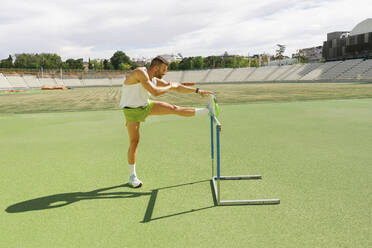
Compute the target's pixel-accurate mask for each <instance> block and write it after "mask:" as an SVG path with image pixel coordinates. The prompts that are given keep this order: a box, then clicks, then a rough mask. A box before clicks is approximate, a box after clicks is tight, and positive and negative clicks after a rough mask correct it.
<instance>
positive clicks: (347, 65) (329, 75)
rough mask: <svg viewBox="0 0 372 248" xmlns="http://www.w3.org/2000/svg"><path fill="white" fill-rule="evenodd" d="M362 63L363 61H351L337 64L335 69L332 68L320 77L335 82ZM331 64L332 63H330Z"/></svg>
mask: <svg viewBox="0 0 372 248" xmlns="http://www.w3.org/2000/svg"><path fill="white" fill-rule="evenodd" d="M361 62H362V60H361V59H350V60H345V61H342V62H340V63H337V64H336V65H335V66H334V67H332V68H330V69H329V70H327V71H326V72H324V73H323V74H321V75H320V76H319V78H320V79H327V80H335V79H336V78H337V77H338V76H340V75H342V74H343V73H344V72H346V71H348V70H350V69H351V68H353V67H355V66H357V65H358V64H360V63H361ZM328 63H330V62H328Z"/></svg>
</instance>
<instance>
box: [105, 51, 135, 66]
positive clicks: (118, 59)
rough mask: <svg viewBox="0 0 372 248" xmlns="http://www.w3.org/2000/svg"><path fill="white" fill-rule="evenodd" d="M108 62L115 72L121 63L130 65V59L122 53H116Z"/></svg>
mask: <svg viewBox="0 0 372 248" xmlns="http://www.w3.org/2000/svg"><path fill="white" fill-rule="evenodd" d="M110 62H111V64H112V66H113V67H114V69H115V70H119V65H120V64H121V63H124V64H128V65H132V63H131V62H132V61H131V60H130V58H129V57H128V56H127V55H126V54H125V53H124V52H122V51H116V52H115V53H114V55H112V57H111V58H110Z"/></svg>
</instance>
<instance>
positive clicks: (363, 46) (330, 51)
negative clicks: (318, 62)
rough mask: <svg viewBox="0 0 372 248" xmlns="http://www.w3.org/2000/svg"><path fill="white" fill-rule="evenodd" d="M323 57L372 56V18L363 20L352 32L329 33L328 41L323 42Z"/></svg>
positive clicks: (349, 57)
mask: <svg viewBox="0 0 372 248" xmlns="http://www.w3.org/2000/svg"><path fill="white" fill-rule="evenodd" d="M323 57H324V59H325V60H326V61H330V60H343V59H355V58H372V18H368V19H366V20H364V21H362V22H361V23H359V24H358V25H356V26H355V27H354V28H353V30H352V31H350V32H348V31H342V32H341V31H338V32H332V33H329V34H327V41H325V42H324V43H323Z"/></svg>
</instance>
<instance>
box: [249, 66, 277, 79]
mask: <svg viewBox="0 0 372 248" xmlns="http://www.w3.org/2000/svg"><path fill="white" fill-rule="evenodd" d="M275 70H276V67H275V66H262V67H257V69H256V70H254V72H253V73H252V74H251V75H249V77H248V78H247V79H246V81H251V82H253V81H255V82H258V81H264V80H265V79H266V78H267V77H268V76H269V75H270V74H271V73H273V72H274V71H275Z"/></svg>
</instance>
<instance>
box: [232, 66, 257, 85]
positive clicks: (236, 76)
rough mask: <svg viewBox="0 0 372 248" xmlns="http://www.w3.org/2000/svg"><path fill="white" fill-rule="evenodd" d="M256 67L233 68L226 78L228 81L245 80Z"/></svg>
mask: <svg viewBox="0 0 372 248" xmlns="http://www.w3.org/2000/svg"><path fill="white" fill-rule="evenodd" d="M255 70H256V68H255V67H247V68H237V69H234V70H232V72H231V73H230V74H229V75H228V76H227V78H226V79H225V81H226V82H244V81H245V79H246V78H248V77H249V76H250V75H251V74H252V73H253V72H254V71H255Z"/></svg>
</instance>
